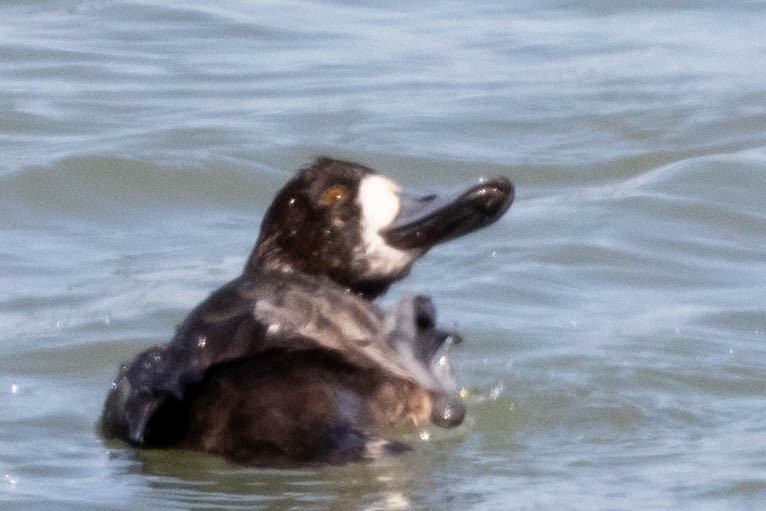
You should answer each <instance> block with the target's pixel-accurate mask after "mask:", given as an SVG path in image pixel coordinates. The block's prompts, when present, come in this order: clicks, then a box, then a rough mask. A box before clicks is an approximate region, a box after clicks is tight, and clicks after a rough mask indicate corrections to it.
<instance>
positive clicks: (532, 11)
mask: <svg viewBox="0 0 766 511" xmlns="http://www.w3.org/2000/svg"><path fill="white" fill-rule="evenodd" d="M383 4H384V5H383V6H373V5H372V4H370V6H367V5H363V4H361V3H358V2H345V1H342V0H332V1H331V0H327V1H320V0H316V1H292V2H290V1H288V2H282V1H280V2H241V1H220V2H196V1H184V2H173V1H168V2H153V3H149V2H140V1H136V0H128V1H124V2H115V1H110V0H105V1H100V2H89V1H72V0H62V1H56V2H52V1H29V0H26V1H24V0H22V1H13V2H10V1H4V2H0V91H2V93H0V155H1V156H0V326H1V327H2V328H1V329H0V396H1V397H2V399H1V400H0V507H2V508H3V509H40V510H50V509H72V510H82V509H99V510H100V509H143V508H147V509H149V508H165V509H252V508H259V507H262V508H275V509H323V508H333V509H408V508H411V509H456V510H461V509H578V510H580V509H581V510H595V509H610V510H612V509H641V510H646V509H657V510H659V509H663V510H665V509H694V510H715V509H759V508H760V507H761V506H763V503H764V502H766V406H764V403H765V401H764V399H765V398H766V293H765V292H764V289H766V200H765V199H764V197H766V72H764V70H766V31H765V30H764V22H763V20H764V19H766V4H764V2H761V1H753V2H733V3H722V2H704V1H699V2H632V1H628V0H621V1H617V2H554V1H547V2H523V1H521V2H505V1H499V0H498V1H494V2H493V1H479V2H450V1H439V2H429V3H427V5H426V4H425V3H423V4H422V5H421V3H411V2H387V3H383ZM320 154H325V155H329V156H334V157H341V158H349V159H353V160H356V161H359V162H362V163H365V164H367V165H369V166H372V167H374V168H376V169H378V170H380V171H381V172H384V173H386V174H388V175H390V176H392V177H394V178H395V179H397V180H398V181H400V182H401V183H402V184H403V185H404V186H406V187H410V188H414V189H419V190H426V189H432V188H437V189H439V188H449V187H452V186H455V185H457V184H459V183H464V182H468V181H473V180H475V179H477V178H478V177H479V176H482V175H495V174H503V175H507V176H509V177H510V178H511V179H513V180H514V182H515V183H516V186H517V200H516V203H515V204H514V205H513V207H512V208H511V210H510V212H509V214H508V215H507V216H506V217H505V218H504V219H503V220H502V221H500V222H499V223H498V224H496V225H494V226H492V227H491V228H489V229H487V230H485V231H483V232H481V233H477V234H474V235H472V236H471V237H468V238H464V239H460V240H457V241H455V242H452V243H451V244H448V245H444V246H442V247H439V248H437V249H435V250H433V251H432V253H430V254H429V255H428V257H426V258H425V259H424V260H423V261H422V262H421V263H420V264H419V265H418V266H416V268H415V270H414V271H413V273H412V275H411V276H410V278H409V279H407V280H406V281H404V282H402V283H401V284H399V285H398V286H396V287H395V288H393V289H392V290H391V291H390V292H389V294H388V295H387V296H386V297H385V299H384V303H390V302H391V301H394V300H396V299H397V297H400V296H401V295H402V294H403V293H406V292H427V293H430V294H431V295H432V296H433V297H434V300H435V302H436V304H437V307H438V309H439V314H440V318H441V321H442V323H444V324H446V325H456V326H457V327H458V328H459V329H460V330H461V331H462V332H463V334H464V336H465V338H466V342H465V343H464V344H463V345H462V346H461V349H460V352H459V353H458V354H457V356H456V360H455V365H456V367H457V371H458V374H459V379H460V382H461V384H462V385H464V386H465V387H466V388H467V389H468V390H469V396H468V398H467V404H468V419H467V421H466V423H465V424H464V425H463V426H461V427H460V428H458V429H457V430H453V431H437V430H433V431H431V430H427V431H418V432H414V433H413V436H412V443H413V444H414V445H415V450H414V451H413V452H410V453H407V454H404V455H403V456H400V457H396V458H393V459H388V460H383V461H380V462H376V463H371V464H352V465H347V466H340V467H308V468H305V469H298V470H263V469H254V468H247V467H240V466H235V465H231V464H228V463H226V462H224V461H222V460H220V459H217V458H213V457H208V456H203V455H199V454H194V453H187V452H177V451H176V452H173V451H171V452H167V451H159V452H136V451H134V450H132V449H128V448H126V447H124V446H120V445H106V444H104V443H103V442H102V441H101V440H100V439H99V438H98V436H97V435H96V434H95V433H94V423H95V421H96V419H97V417H98V414H99V412H100V408H101V405H102V401H103V398H104V395H105V393H106V390H107V387H108V384H109V382H110V381H111V378H112V377H113V375H114V372H115V368H116V366H117V364H118V363H119V362H120V361H122V360H125V359H126V358H128V357H130V356H131V355H132V354H133V353H135V352H136V351H138V350H140V349H142V348H145V347H147V346H149V345H152V344H154V343H158V342H162V341H165V340H167V339H168V338H169V337H170V336H171V335H172V332H173V328H174V325H176V324H177V323H178V322H180V321H181V320H182V319H183V317H184V315H185V314H186V313H187V312H188V311H189V309H190V308H191V307H193V306H194V305H195V304H196V303H198V302H199V301H200V300H201V299H203V298H204V297H205V296H207V294H208V293H209V292H211V291H212V290H213V289H215V288H216V287H217V286H219V285H221V284H223V283H224V282H226V281H227V280H229V279H231V278H233V277H235V276H236V275H237V274H238V272H239V271H240V269H241V267H242V264H243V262H244V259H245V257H246V256H247V254H248V252H249V250H250V248H251V245H252V244H253V242H254V240H255V237H256V235H257V231H258V225H259V222H260V219H261V215H262V214H263V211H264V209H265V208H266V206H267V205H268V204H269V202H270V199H271V197H272V196H273V194H274V192H275V191H276V190H277V189H278V188H279V187H280V186H281V184H282V183H284V182H285V181H286V180H287V179H288V177H289V176H290V175H291V173H292V171H293V169H295V168H297V167H299V166H301V165H303V164H305V163H306V162H308V161H310V160H311V159H312V158H313V157H315V156H317V155H320Z"/></svg>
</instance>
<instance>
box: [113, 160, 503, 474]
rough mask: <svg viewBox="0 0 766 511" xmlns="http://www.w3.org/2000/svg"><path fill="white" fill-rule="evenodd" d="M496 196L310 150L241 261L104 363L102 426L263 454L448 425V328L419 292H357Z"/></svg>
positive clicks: (330, 458)
mask: <svg viewBox="0 0 766 511" xmlns="http://www.w3.org/2000/svg"><path fill="white" fill-rule="evenodd" d="M512 200H513V186H512V184H511V183H510V181H508V180H507V179H505V178H497V179H493V180H489V181H487V180H485V181H481V182H479V183H478V184H476V185H474V186H472V187H470V188H468V189H467V190H462V191H460V192H459V193H457V194H455V195H452V196H450V197H447V198H446V199H443V198H439V197H437V196H436V195H426V196H423V197H408V196H406V194H402V193H400V191H399V188H398V186H397V185H396V184H395V183H393V182H392V181H391V180H389V179H387V178H384V177H382V176H379V175H377V174H375V172H374V171H373V170H372V169H369V168H367V167H363V166H361V165H357V164H354V163H350V162H343V161H338V160H331V159H328V158H320V159H318V160H317V161H316V162H315V163H314V164H313V165H311V166H309V167H307V168H305V169H302V170H301V171H300V172H299V173H298V174H297V175H296V176H295V177H294V178H293V179H292V180H291V181H290V182H288V183H287V184H286V185H285V187H284V188H283V189H282V190H281V191H280V192H279V193H278V194H277V196H276V198H275V199H274V202H273V203H272V205H271V207H270V208H269V210H268V211H267V212H266V216H265V218H264V221H263V224H262V226H261V233H260V236H259V238H258V242H257V243H256V246H255V248H254V249H253V252H252V254H251V257H250V258H249V261H248V263H247V265H246V267H245V269H244V272H243V274H242V275H241V276H240V277H238V278H236V279H234V280H233V281H231V282H229V283H228V284H226V285H224V286H222V287H221V288H220V289H218V290H217V291H215V292H214V293H213V294H211V295H210V297H208V298H207V299H206V300H205V301H203V302H202V303H201V304H200V305H198V306H197V307H196V308H195V309H194V310H193V311H192V312H191V313H190V314H189V315H188V316H187V317H186V319H185V320H184V321H183V323H182V324H181V325H180V326H179V328H178V330H177V331H176V335H175V336H174V337H173V339H172V340H171V341H170V342H169V343H167V344H164V345H160V346H156V347H153V348H149V349H147V350H145V351H143V352H141V353H139V354H138V355H136V357H135V358H134V359H133V360H132V361H130V362H129V363H126V364H123V365H122V366H121V367H120V369H119V371H118V374H117V377H116V378H115V380H114V382H113V383H112V386H111V389H110V391H109V393H108V395H107V398H106V403H105V405H104V411H103V414H102V417H101V424H100V426H101V431H102V433H103V434H104V436H105V437H107V438H118V439H122V440H125V441H127V442H129V443H130V444H132V445H135V446H139V447H184V448H189V449H195V450H200V451H205V452H209V453H213V454H219V455H223V456H225V457H227V458H229V459H233V460H236V461H241V462H248V463H258V464H268V465H273V464H294V463H301V462H309V461H311V462H330V463H337V462H343V461H351V460H361V459H365V458H369V457H375V456H377V455H379V454H382V453H385V452H392V451H400V450H402V449H404V448H406V447H405V446H404V445H403V444H400V443H398V442H396V441H395V440H392V438H396V436H397V433H398V432H399V431H400V430H402V429H409V428H411V427H412V426H427V425H430V424H434V425H437V426H440V427H454V426H456V425H458V424H460V423H461V422H462V420H463V417H464V413H465V408H464V405H463V403H462V401H461V400H460V398H459V396H458V394H457V387H456V384H455V381H454V378H453V377H452V374H451V370H450V369H449V364H448V363H447V361H448V359H447V351H448V349H449V346H450V345H451V344H452V342H453V339H454V337H453V336H452V335H450V333H448V332H446V331H444V330H441V329H439V328H438V327H437V325H436V319H435V310H434V307H433V305H432V303H431V301H430V299H429V298H428V297H427V296H423V295H418V296H409V297H404V298H403V299H402V300H401V301H400V302H399V303H398V304H397V305H395V306H394V307H393V308H391V309H389V310H387V311H384V310H382V309H380V308H379V307H378V306H377V305H375V303H374V302H373V299H374V298H375V297H377V296H378V295H379V294H381V293H383V292H384V291H385V290H386V289H387V288H388V286H389V285H390V284H391V283H392V282H394V281H396V280H398V279H400V278H402V277H404V276H405V275H406V274H407V272H408V271H409V269H410V266H411V265H412V264H413V263H414V261H415V260H416V259H417V258H419V257H420V256H422V255H423V254H425V253H426V252H427V251H428V249H429V248H430V247H431V246H433V245H434V244H436V243H440V242H442V241H446V240H449V239H452V238H455V237H457V236H461V235H463V234H466V233H468V232H471V231H473V230H475V229H479V228H481V227H484V226H485V225H489V224H490V223H492V222H494V221H495V220H497V219H498V218H499V217H500V216H501V215H502V214H503V213H504V212H505V211H506V210H507V209H508V207H509V206H510V204H511V201H512Z"/></svg>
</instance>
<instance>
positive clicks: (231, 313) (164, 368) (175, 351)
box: [101, 273, 446, 445]
mask: <svg viewBox="0 0 766 511" xmlns="http://www.w3.org/2000/svg"><path fill="white" fill-rule="evenodd" d="M426 300H427V302H425V303H426V307H425V308H424V306H423V304H424V302H423V299H422V297H420V298H418V297H408V298H405V299H404V300H402V302H401V303H400V304H399V305H397V306H396V307H394V308H393V309H392V310H391V311H389V312H388V313H383V312H382V311H381V310H380V309H379V308H378V307H377V306H376V305H374V304H373V303H371V302H369V301H367V300H365V299H363V298H360V297H358V296H357V295H355V294H353V293H349V292H347V291H346V290H345V289H344V288H342V287H340V286H337V285H335V284H333V283H332V282H330V281H329V280H327V279H323V278H316V277H310V276H305V275H290V274H282V273H280V274H259V275H257V276H255V277H253V276H247V277H245V276H243V277H240V278H239V279H236V280H234V281H232V282H230V283H229V284H227V285H225V286H223V287H222V288H220V289H219V290H217V291H216V292H214V293H213V294H212V295H211V296H210V297H209V298H208V299H207V300H205V301H204V302H202V303H201V304H200V305H199V306H198V307H197V308H195V309H194V310H193V311H192V312H191V313H190V314H189V316H188V317H187V318H186V320H185V321H184V322H183V323H182V324H181V325H180V327H179V328H178V331H177V332H176V335H175V337H174V338H173V340H172V341H171V342H170V343H169V344H167V345H164V346H158V347H154V348H150V349H148V350H146V351H144V352H142V353H140V354H138V355H137V356H136V357H135V358H134V359H133V360H132V361H131V362H130V363H127V364H123V365H122V366H121V367H120V370H119V371H118V374H117V377H116V378H115V380H114V382H113V383H112V386H111V389H110V391H109V394H108V396H107V400H106V404H105V408H104V413H103V415H102V419H101V430H102V432H103V433H104V435H105V436H106V437H109V438H114V437H117V438H122V439H125V440H127V441H129V442H131V443H134V444H138V445H144V444H151V445H157V444H163V443H172V441H173V437H174V432H172V431H164V430H162V424H161V422H162V421H160V420H153V419H154V418H155V417H156V416H157V415H158V413H159V412H160V411H164V412H167V411H168V410H173V409H174V407H176V406H177V405H178V404H179V403H181V402H182V401H183V399H184V396H185V391H186V389H187V388H188V386H189V385H193V384H195V383H198V382H199V381H201V380H202V379H203V378H204V376H205V374H206V372H207V371H208V370H209V369H210V368H211V367H214V366H217V365H220V364H223V363H228V362H234V361H237V360H244V359H248V358H251V357H257V356H259V354H262V353H264V352H266V351H269V350H287V351H298V350H308V349H326V350H330V351H333V352H336V353H339V354H340V355H341V356H342V357H343V358H344V359H346V360H347V361H348V362H350V363H352V364H355V365H357V366H359V367H363V368H373V367H374V368H377V369H381V370H383V371H386V372H388V373H390V374H392V375H393V376H396V377H399V378H403V379H407V380H410V381H413V382H416V383H418V384H420V385H422V386H423V387H425V388H428V389H431V390H435V391H443V390H445V388H444V385H443V382H442V381H440V380H439V379H438V378H435V377H434V373H433V371H431V370H430V367H429V365H428V361H427V357H425V356H424V355H423V353H430V352H432V351H433V349H431V348H430V346H436V347H438V345H440V344H441V343H442V342H443V341H444V338H445V337H446V334H444V333H443V332H442V331H440V330H437V329H436V328H435V327H434V326H433V321H432V320H433V317H432V316H433V312H432V307H430V300H428V299H427V298H426ZM429 307H430V309H429ZM429 310H430V311H431V312H430V313H429V312H428V311H429ZM424 311H426V312H425V313H424ZM424 314H426V316H428V314H430V316H428V320H426V321H424ZM421 352H423V353H421ZM148 429H151V431H148ZM149 437H151V438H149Z"/></svg>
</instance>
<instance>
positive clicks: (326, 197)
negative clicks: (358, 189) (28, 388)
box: [322, 186, 348, 206]
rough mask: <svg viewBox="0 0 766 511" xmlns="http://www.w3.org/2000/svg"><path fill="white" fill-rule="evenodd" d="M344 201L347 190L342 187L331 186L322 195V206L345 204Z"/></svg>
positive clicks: (346, 197) (346, 196)
mask: <svg viewBox="0 0 766 511" xmlns="http://www.w3.org/2000/svg"><path fill="white" fill-rule="evenodd" d="M346 199H348V190H346V189H345V188H343V187H342V186H331V187H330V188H328V189H327V190H325V192H324V194H323V195H322V204H324V205H325V206H331V205H333V204H336V203H338V202H345V200H346Z"/></svg>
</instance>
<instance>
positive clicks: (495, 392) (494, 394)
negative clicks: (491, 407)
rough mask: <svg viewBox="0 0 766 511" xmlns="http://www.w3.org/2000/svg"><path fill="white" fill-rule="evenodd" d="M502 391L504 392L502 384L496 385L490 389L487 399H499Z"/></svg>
mask: <svg viewBox="0 0 766 511" xmlns="http://www.w3.org/2000/svg"><path fill="white" fill-rule="evenodd" d="M503 390H505V385H504V384H503V382H500V383H498V384H497V385H495V386H494V387H492V389H491V390H490V391H489V398H490V399H491V400H492V401H495V400H496V399H497V398H499V397H500V394H502V393H503Z"/></svg>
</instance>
